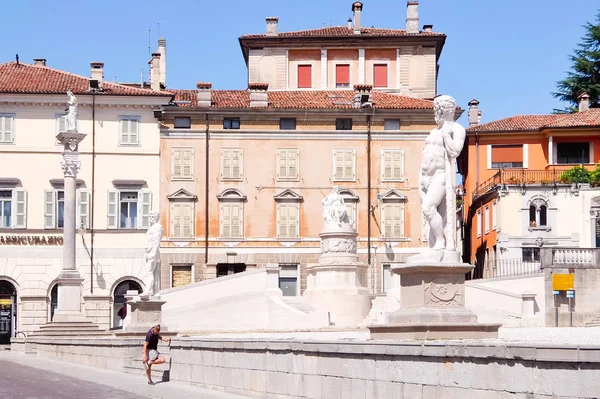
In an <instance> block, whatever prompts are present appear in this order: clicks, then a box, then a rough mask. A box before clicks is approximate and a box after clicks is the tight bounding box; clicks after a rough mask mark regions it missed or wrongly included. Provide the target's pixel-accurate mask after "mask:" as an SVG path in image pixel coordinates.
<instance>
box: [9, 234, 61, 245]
mask: <svg viewBox="0 0 600 399" xmlns="http://www.w3.org/2000/svg"><path fill="white" fill-rule="evenodd" d="M63 243H64V241H63V238H62V237H61V236H48V237H46V236H5V235H0V245H41V246H48V245H50V246H52V245H56V246H60V245H63Z"/></svg>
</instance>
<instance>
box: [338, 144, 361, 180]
mask: <svg viewBox="0 0 600 399" xmlns="http://www.w3.org/2000/svg"><path fill="white" fill-rule="evenodd" d="M355 156H356V151H355V150H351V149H340V150H333V180H337V181H341V180H344V181H354V180H356V173H355Z"/></svg>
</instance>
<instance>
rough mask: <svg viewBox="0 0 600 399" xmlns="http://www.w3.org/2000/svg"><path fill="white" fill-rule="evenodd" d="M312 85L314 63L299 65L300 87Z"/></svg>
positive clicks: (306, 87) (304, 87)
mask: <svg viewBox="0 0 600 399" xmlns="http://www.w3.org/2000/svg"><path fill="white" fill-rule="evenodd" d="M311 87H312V65H298V88H299V89H310V88H311Z"/></svg>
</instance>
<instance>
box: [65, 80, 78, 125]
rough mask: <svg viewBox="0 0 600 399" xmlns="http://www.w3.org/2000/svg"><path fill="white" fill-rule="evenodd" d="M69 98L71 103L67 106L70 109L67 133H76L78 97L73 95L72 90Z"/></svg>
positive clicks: (68, 93)
mask: <svg viewBox="0 0 600 399" xmlns="http://www.w3.org/2000/svg"><path fill="white" fill-rule="evenodd" d="M67 96H69V101H68V102H67V104H68V105H69V108H67V111H68V113H67V132H76V131H77V97H75V95H74V94H73V92H72V91H71V90H68V91H67Z"/></svg>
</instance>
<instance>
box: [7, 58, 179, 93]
mask: <svg viewBox="0 0 600 399" xmlns="http://www.w3.org/2000/svg"><path fill="white" fill-rule="evenodd" d="M89 81H90V79H89V78H86V77H84V76H79V75H75V74H72V73H69V72H64V71H59V70H57V69H52V68H48V67H46V66H42V65H31V64H24V63H23V62H20V63H19V64H17V63H16V61H13V62H7V63H4V64H0V93H18V94H64V93H66V92H67V90H72V91H73V93H74V94H87V93H88V89H89V84H90V83H89ZM102 88H103V89H104V90H103V91H102V92H101V94H103V95H114V96H172V95H173V94H172V93H170V92H166V91H155V90H149V89H140V88H136V87H130V86H126V85H121V84H117V83H111V82H104V83H103V84H102Z"/></svg>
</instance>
